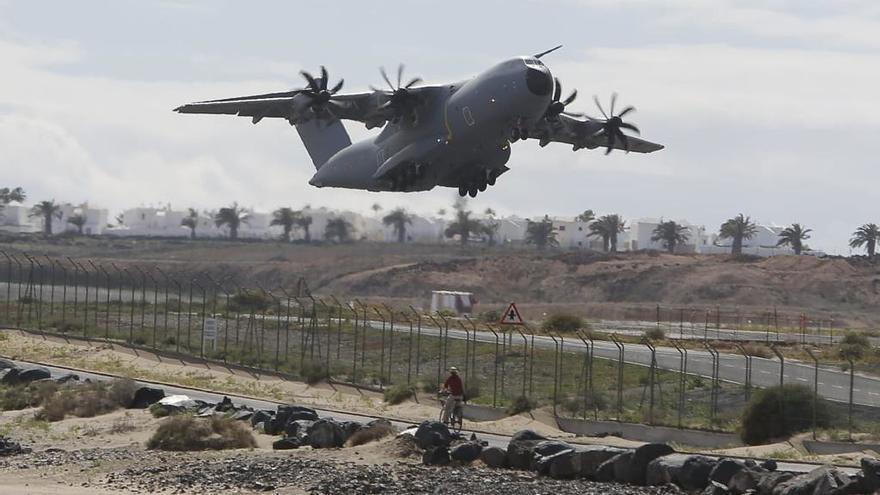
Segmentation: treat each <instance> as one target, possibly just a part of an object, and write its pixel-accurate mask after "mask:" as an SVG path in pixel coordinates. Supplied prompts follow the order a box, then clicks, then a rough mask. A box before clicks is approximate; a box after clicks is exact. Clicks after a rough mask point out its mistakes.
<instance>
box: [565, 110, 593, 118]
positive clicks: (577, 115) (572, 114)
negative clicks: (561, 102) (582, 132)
mask: <svg viewBox="0 0 880 495" xmlns="http://www.w3.org/2000/svg"><path fill="white" fill-rule="evenodd" d="M562 115H566V116H568V117H575V118H580V117H586V118H588V119H591V120H592V117H590V116H588V115H586V114H583V113H576V112H562Z"/></svg>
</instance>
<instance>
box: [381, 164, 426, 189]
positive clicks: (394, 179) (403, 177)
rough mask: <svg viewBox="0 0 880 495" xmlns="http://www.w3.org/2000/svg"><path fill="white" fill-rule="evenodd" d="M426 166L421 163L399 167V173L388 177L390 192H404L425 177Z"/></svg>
mask: <svg viewBox="0 0 880 495" xmlns="http://www.w3.org/2000/svg"><path fill="white" fill-rule="evenodd" d="M427 168H428V167H427V166H425V165H424V164H421V163H410V164H407V165H404V166H402V167H400V171H398V172H397V173H395V174H394V175H392V176H391V177H390V179H391V190H392V191H397V192H405V191H406V190H407V189H409V188H410V187H411V186H413V185H414V184H416V183H417V182H418V181H419V180H421V179H422V178H424V177H425V172H426V171H427Z"/></svg>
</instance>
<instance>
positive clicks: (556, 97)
mask: <svg viewBox="0 0 880 495" xmlns="http://www.w3.org/2000/svg"><path fill="white" fill-rule="evenodd" d="M553 81H554V82H555V83H556V88H555V89H554V90H553V100H552V101H559V98H560V97H561V96H562V82H561V81H560V80H559V78H558V77H554V78H553Z"/></svg>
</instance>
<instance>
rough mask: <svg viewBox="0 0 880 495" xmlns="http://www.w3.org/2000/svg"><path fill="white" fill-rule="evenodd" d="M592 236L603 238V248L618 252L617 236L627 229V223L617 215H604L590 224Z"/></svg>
mask: <svg viewBox="0 0 880 495" xmlns="http://www.w3.org/2000/svg"><path fill="white" fill-rule="evenodd" d="M589 228H590V235H591V236H596V237H601V238H602V248H603V249H604V250H605V251H606V252H607V251H611V252H612V253H616V252H617V234H620V233H622V232H623V231H624V229H626V221H625V220H624V219H623V217H621V216H620V215H617V214H612V215H604V216H602V217H599V218H598V219H597V220H596V221H595V222H593V223H591V224H590V227H589Z"/></svg>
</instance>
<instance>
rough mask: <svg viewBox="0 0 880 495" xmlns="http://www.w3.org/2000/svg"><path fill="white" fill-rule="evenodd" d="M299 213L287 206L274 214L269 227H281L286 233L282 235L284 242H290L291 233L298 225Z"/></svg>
mask: <svg viewBox="0 0 880 495" xmlns="http://www.w3.org/2000/svg"><path fill="white" fill-rule="evenodd" d="M297 213H298V212H296V211H293V208H288V207H287V206H285V207H283V208H278V209H277V210H275V211H273V212H272V221H271V222H269V225H280V226H281V227H282V228H283V229H284V233H283V234H281V239H282V240H283V241H284V242H290V231H292V230H293V227H295V226H296V225H297Z"/></svg>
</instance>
